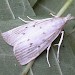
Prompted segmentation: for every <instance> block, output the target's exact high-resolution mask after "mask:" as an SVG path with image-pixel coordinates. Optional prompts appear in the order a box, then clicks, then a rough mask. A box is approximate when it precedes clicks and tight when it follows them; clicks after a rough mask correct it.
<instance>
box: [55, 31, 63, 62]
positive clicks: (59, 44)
mask: <svg viewBox="0 0 75 75" xmlns="http://www.w3.org/2000/svg"><path fill="white" fill-rule="evenodd" d="M63 36H64V31H62V32H61V38H60V41H59V43H58V44H55V45H58V51H57V61H58V62H59V50H60V46H61V43H62V40H63Z"/></svg>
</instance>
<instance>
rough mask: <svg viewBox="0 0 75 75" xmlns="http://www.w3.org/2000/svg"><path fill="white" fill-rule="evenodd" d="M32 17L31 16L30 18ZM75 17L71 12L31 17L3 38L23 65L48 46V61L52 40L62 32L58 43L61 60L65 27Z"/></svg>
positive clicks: (3, 34) (4, 34) (6, 33)
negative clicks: (52, 15) (64, 14)
mask: <svg viewBox="0 0 75 75" xmlns="http://www.w3.org/2000/svg"><path fill="white" fill-rule="evenodd" d="M30 19H31V18H30ZM71 19H74V17H72V16H71V15H70V14H68V15H67V16H66V17H58V16H54V17H53V18H46V19H40V20H34V19H31V21H25V22H27V24H25V25H21V26H19V27H16V28H14V29H11V30H9V31H6V32H4V33H2V37H3V39H4V40H5V41H6V42H7V43H8V44H9V45H11V46H13V52H14V55H15V56H16V58H17V60H18V62H19V63H20V64H21V65H25V64H27V63H29V62H30V61H31V60H33V59H35V58H36V57H38V56H39V55H40V54H41V53H42V52H43V51H44V50H45V49H46V48H47V56H46V57H47V62H48V64H49V67H50V63H49V60H48V54H49V49H50V47H51V44H52V42H53V41H54V40H55V39H56V38H57V37H58V35H59V34H60V33H61V38H60V41H59V43H58V44H57V45H58V52H57V59H58V60H59V48H60V45H61V42H62V39H63V34H64V31H62V30H63V27H64V25H65V23H66V22H67V21H68V20H71Z"/></svg>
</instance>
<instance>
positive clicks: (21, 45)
mask: <svg viewBox="0 0 75 75" xmlns="http://www.w3.org/2000/svg"><path fill="white" fill-rule="evenodd" d="M59 34H60V30H57V31H55V32H53V33H52V34H50V35H49V36H47V38H41V39H39V44H38V41H36V39H35V40H34V42H33V43H30V42H31V41H30V42H26V43H25V41H20V42H17V43H16V44H15V46H14V50H13V51H14V55H15V56H16V58H17V60H18V62H20V64H21V65H25V64H27V63H29V62H30V61H31V60H33V59H35V58H36V57H37V56H39V55H40V54H41V53H42V52H43V51H44V50H45V49H46V48H47V47H48V46H49V45H51V43H52V42H53V41H54V40H55V39H56V38H57V36H58V35H59ZM40 40H42V41H41V42H40ZM35 41H36V42H35Z"/></svg>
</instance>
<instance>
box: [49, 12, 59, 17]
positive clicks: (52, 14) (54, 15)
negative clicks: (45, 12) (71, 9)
mask: <svg viewBox="0 0 75 75" xmlns="http://www.w3.org/2000/svg"><path fill="white" fill-rule="evenodd" d="M50 15H51V16H53V17H58V16H56V15H54V14H53V13H50Z"/></svg>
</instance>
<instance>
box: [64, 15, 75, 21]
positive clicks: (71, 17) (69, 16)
mask: <svg viewBox="0 0 75 75" xmlns="http://www.w3.org/2000/svg"><path fill="white" fill-rule="evenodd" d="M72 19H75V17H74V16H71V14H68V15H67V16H66V17H65V21H68V20H72Z"/></svg>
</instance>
